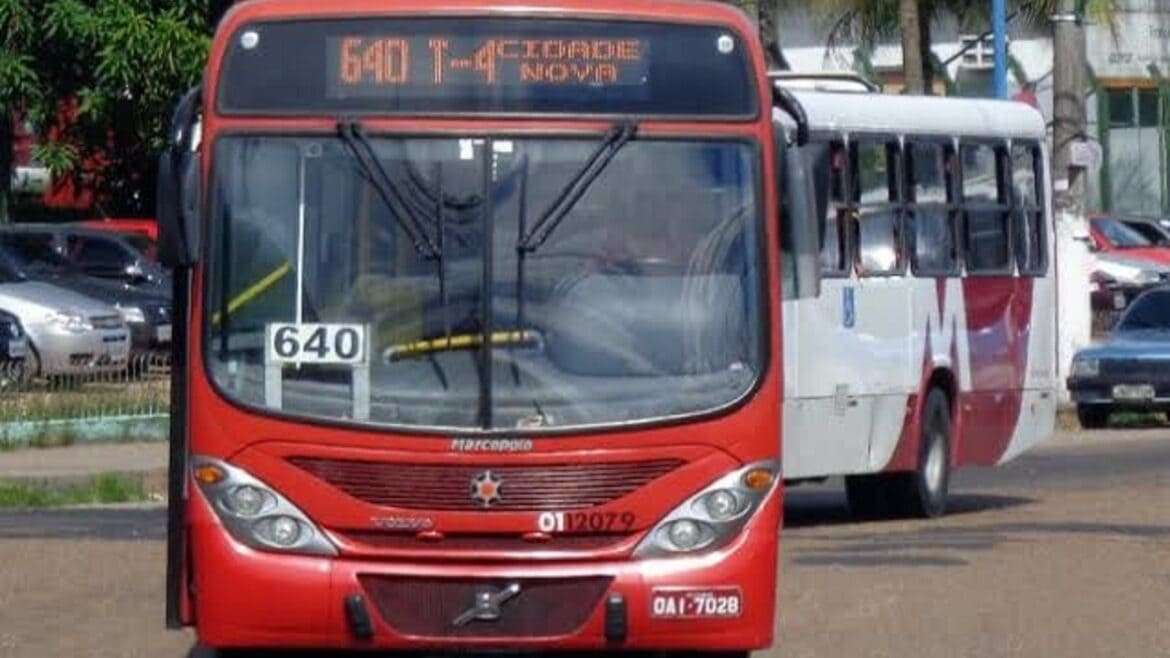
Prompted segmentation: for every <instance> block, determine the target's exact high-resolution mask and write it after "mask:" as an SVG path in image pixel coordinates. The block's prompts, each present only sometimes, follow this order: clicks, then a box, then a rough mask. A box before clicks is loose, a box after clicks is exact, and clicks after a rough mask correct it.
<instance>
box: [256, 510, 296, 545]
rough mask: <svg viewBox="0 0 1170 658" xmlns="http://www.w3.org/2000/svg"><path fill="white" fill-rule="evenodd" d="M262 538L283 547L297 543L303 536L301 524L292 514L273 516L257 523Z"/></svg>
mask: <svg viewBox="0 0 1170 658" xmlns="http://www.w3.org/2000/svg"><path fill="white" fill-rule="evenodd" d="M256 534H257V535H259V536H260V538H261V539H263V540H264V541H267V542H269V543H271V544H273V545H275V546H279V547H281V548H288V547H289V546H293V545H295V544H296V543H297V542H298V541H299V540H300V538H301V524H300V522H299V521H297V520H296V519H294V518H292V517H291V516H273V517H270V518H267V519H263V520H261V521H259V522H258V523H257V524H256Z"/></svg>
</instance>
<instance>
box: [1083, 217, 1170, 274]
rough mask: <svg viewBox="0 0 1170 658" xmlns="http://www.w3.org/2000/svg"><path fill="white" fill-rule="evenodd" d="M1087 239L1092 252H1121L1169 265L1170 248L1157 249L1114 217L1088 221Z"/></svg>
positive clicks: (1095, 218)
mask: <svg viewBox="0 0 1170 658" xmlns="http://www.w3.org/2000/svg"><path fill="white" fill-rule="evenodd" d="M1089 237H1090V239H1091V240H1092V247H1093V249H1094V251H1098V252H1105V253H1114V252H1121V253H1124V254H1125V255H1127V256H1129V257H1130V258H1134V259H1137V260H1144V261H1148V262H1151V263H1157V264H1159V265H1170V247H1159V246H1157V245H1156V244H1154V243H1153V242H1151V241H1150V240H1149V239H1148V238H1146V237H1145V236H1144V235H1142V234H1141V233H1139V232H1138V231H1135V230H1134V229H1133V228H1131V227H1129V226H1127V225H1126V223H1125V222H1124V221H1122V220H1120V219H1117V218H1114V217H1094V218H1092V219H1090V220H1089Z"/></svg>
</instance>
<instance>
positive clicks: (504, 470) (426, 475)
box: [289, 457, 683, 512]
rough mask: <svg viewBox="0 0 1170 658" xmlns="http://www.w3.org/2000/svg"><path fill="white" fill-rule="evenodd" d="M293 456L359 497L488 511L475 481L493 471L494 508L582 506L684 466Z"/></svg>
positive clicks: (376, 501)
mask: <svg viewBox="0 0 1170 658" xmlns="http://www.w3.org/2000/svg"><path fill="white" fill-rule="evenodd" d="M289 461H290V462H291V463H292V464H293V465H294V466H297V467H298V468H301V469H302V470H304V471H306V472H308V473H309V474H311V475H313V476H315V477H317V478H319V479H321V480H324V481H325V482H328V483H329V484H331V485H333V486H334V487H337V488H338V489H340V490H342V491H344V492H345V493H347V494H349V495H350V496H353V497H354V498H357V499H358V500H361V501H364V502H367V503H370V504H373V505H380V506H385V507H398V508H402V509H421V510H440V511H441V510H449V511H465V510H483V509H484V508H483V507H482V506H481V505H480V504H479V503H478V502H477V501H476V500H474V499H473V498H472V496H471V482H472V480H473V479H474V478H475V477H476V476H478V475H480V474H482V473H484V472H485V471H491V472H492V474H493V475H494V476H495V477H496V478H498V479H499V480H500V481H501V482H502V485H501V488H500V499H499V500H498V501H497V502H495V503H494V504H493V505H492V506H491V507H490V510H493V511H509V512H523V511H540V510H549V509H556V510H578V509H587V508H590V507H597V506H599V505H605V504H606V503H609V502H611V501H614V500H617V499H618V498H621V497H623V496H626V495H628V494H630V493H633V492H634V491H636V490H638V489H639V488H641V487H643V486H645V485H647V484H648V483H650V482H651V481H653V480H655V479H657V478H660V477H662V476H663V475H666V474H667V473H670V472H671V471H673V470H675V469H676V468H678V467H679V466H682V465H683V462H682V460H679V459H655V460H647V461H638V462H613V463H596V464H549V465H543V466H465V465H458V466H456V465H424V464H389V463H381V462H365V461H346V460H336V459H317V458H310V457H292V458H290V459H289Z"/></svg>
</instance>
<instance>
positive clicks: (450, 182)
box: [205, 135, 765, 431]
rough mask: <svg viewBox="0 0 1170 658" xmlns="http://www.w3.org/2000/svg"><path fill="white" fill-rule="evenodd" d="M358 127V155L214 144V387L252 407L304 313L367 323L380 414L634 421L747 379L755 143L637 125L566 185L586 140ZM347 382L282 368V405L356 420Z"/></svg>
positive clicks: (756, 301)
mask: <svg viewBox="0 0 1170 658" xmlns="http://www.w3.org/2000/svg"><path fill="white" fill-rule="evenodd" d="M362 141H363V142H364V143H365V144H366V145H368V147H369V149H368V151H367V153H368V155H369V156H370V160H369V161H367V162H368V163H370V162H372V166H371V165H370V164H367V165H363V164H362V162H361V159H360V158H359V157H357V156H356V155H355V154H356V153H357V151H356V147H355V145H354V144H353V143H352V142H349V143H347V141H346V140H343V139H341V138H339V137H337V136H322V137H316V138H312V137H277V136H231V137H224V138H221V139H220V140H219V141H218V143H217V145H216V148H215V157H214V162H215V168H216V173H215V176H214V189H213V200H214V202H215V207H216V210H215V215H214V221H213V222H212V226H213V230H212V235H211V237H210V240H211V245H210V266H209V272H208V277H207V300H208V304H207V307H206V308H207V312H206V317H205V322H206V327H207V332H206V336H207V340H206V347H207V349H206V354H207V363H208V367H209V370H210V373H211V375H212V377H213V379H214V380H215V381H216V383H217V384H218V385H219V387H220V388H221V390H223V391H224V392H225V393H226V394H227V395H229V396H231V397H234V398H236V399H237V400H240V401H242V402H244V403H246V404H251V405H254V406H257V407H264V406H265V404H266V403H265V400H266V398H265V389H264V376H265V373H264V354H265V352H264V347H263V345H264V336H265V331H266V328H267V327H270V326H272V325H274V324H280V323H293V322H298V321H299V322H303V323H324V324H328V323H338V324H342V323H344V324H349V325H363V326H365V327H367V333H368V343H369V353H370V355H371V356H370V363H369V365H370V373H369V381H370V386H369V389H370V390H369V396H370V400H369V418H368V421H369V422H370V423H372V424H377V425H392V426H401V427H415V428H431V429H456V430H492V429H497V430H498V429H512V430H537V431H539V430H542V429H543V430H549V429H563V428H572V427H586V426H596V425H607V424H619V423H620V424H627V423H637V422H647V421H654V420H661V419H665V418H674V417H679V416H685V415H691V414H696V413H704V412H711V411H715V410H718V409H721V408H724V407H727V406H729V405H731V404H733V403H735V402H736V401H738V400H739V399H741V398H743V397H744V396H745V395H747V394H748V392H749V391H750V390H751V389H752V388H753V386H754V385H755V382H756V381H757V379H758V376H759V374H760V372H761V370H762V362H763V354H762V350H763V348H762V337H763V336H764V335H765V334H764V333H763V332H764V330H765V328H764V327H763V326H762V325H761V323H762V313H761V306H762V303H763V302H762V299H761V294H762V293H761V281H762V273H761V266H760V258H761V250H762V245H761V238H760V235H761V226H760V223H761V213H760V200H759V198H758V194H759V192H758V189H757V186H758V185H759V175H758V171H757V167H756V164H757V160H758V151H757V149H756V148H755V147H754V146H753V145H752V144H750V143H747V142H743V141H737V140H732V139H727V140H711V139H703V140H693V141H688V140H683V139H670V140H656V139H646V138H642V137H638V138H636V139H632V140H630V141H628V143H625V144H624V145H623V146H622V147H621V148H620V150H619V149H615V150H614V151H613V152H612V153H611V156H612V159H610V160H609V161H608V162H607V164H606V165H605V166H604V167H603V168H600V169H599V170H597V171H594V172H593V175H592V176H590V177H589V179H590V180H589V181H588V184H587V186H586V187H584V189H583V193H580V194H574V195H573V196H575V197H577V198H575V200H574V201H573V202H572V203H565V201H564V196H565V193H566V188H569V189H572V188H573V187H574V182H575V181H579V180H580V174H581V171H582V168H583V167H585V166H586V165H587V164H588V163H589V161H590V159H591V156H593V155H594V154H596V153H597V152H598V148H599V146H600V145H602V144H603V142H602V140H601V139H600V138H596V137H595V138H573V139H567V138H560V137H557V138H543V137H524V138H517V139H499V138H496V139H491V138H479V137H476V138H471V137H468V138H458V137H443V138H398V137H385V136H379V135H370V136H369V137H368V138H363V140H362ZM379 180H380V181H381V183H379V182H378V181H379ZM577 189H578V191H579V192H581V188H577ZM558 207H559V208H560V212H559V213H556V214H558V215H563V216H558V217H557V221H556V222H555V225H554V223H553V222H547V226H546V228H550V227H551V228H553V229H555V230H545V231H541V232H540V235H539V236H537V237H539V240H532V239H531V237H532V236H531V234H532V233H533V232H534V229H536V228H538V227H540V226H541V218H542V216H544V215H546V214H549V213H548V211H549V210H550V209H555V208H558ZM298 264H300V265H298ZM297 299H300V300H301V307H300V309H299V311H300V312H299V313H298V309H297V308H296V304H297V301H296V300H297ZM485 344H486V345H487V346H488V347H487V348H485V347H484V345H485ZM484 349H488V350H489V355H490V359H483V358H482V356H483V354H482V350H484ZM354 390H356V387H352V388H351V380H350V379H349V378H348V374H347V372H345V368H338V367H336V366H333V367H330V366H322V365H302V366H300V367H296V368H286V369H285V371H284V373H283V385H282V391H283V392H282V396H281V407H280V409H279V411H281V412H282V413H287V414H294V415H298V416H307V417H315V418H323V419H334V420H344V419H349V418H350V414H351V410H352V409H353V405H352V397H353V395H355V393H354ZM485 409H486V410H487V413H486V414H485V413H484V411H485Z"/></svg>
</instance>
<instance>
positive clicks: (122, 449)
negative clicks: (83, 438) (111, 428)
mask: <svg viewBox="0 0 1170 658" xmlns="http://www.w3.org/2000/svg"><path fill="white" fill-rule="evenodd" d="M167 450H168V444H167V443H165V442H154V443H106V444H96V443H95V444H84V445H73V446H66V447H62V448H30V449H22V450H13V451H10V452H0V480H5V479H11V480H33V479H36V480H59V479H60V480H70V479H76V478H84V477H89V476H94V475H99V474H102V473H134V474H143V475H144V476H145V475H148V474H149V475H154V474H162V475H163V476H164V477H165V473H166V469H167Z"/></svg>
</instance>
